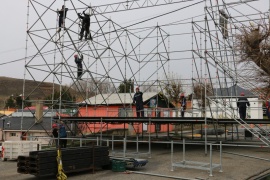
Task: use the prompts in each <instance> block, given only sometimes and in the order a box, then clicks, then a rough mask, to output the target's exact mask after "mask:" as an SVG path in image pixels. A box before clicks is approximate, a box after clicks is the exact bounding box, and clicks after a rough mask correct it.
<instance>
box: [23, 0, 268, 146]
mask: <svg viewBox="0 0 270 180" xmlns="http://www.w3.org/2000/svg"><path fill="white" fill-rule="evenodd" d="M254 1H255V0H254ZM89 3H90V2H89ZM251 3H253V0H247V1H230V2H227V3H226V2H225V1H224V0H222V1H217V2H214V1H212V0H202V1H194V0H178V1H177V0H175V1H173V0H170V1H165V0H164V1H157V2H155V1H153V0H130V1H125V2H119V3H112V4H105V5H100V6H91V4H87V3H85V2H82V1H80V0H79V1H78V2H77V1H76V2H75V1H73V0H70V1H63V4H64V5H65V6H66V7H69V10H68V11H67V18H66V19H65V20H64V26H63V27H58V15H57V10H56V9H57V8H58V7H57V6H58V4H57V3H56V1H53V0H51V1H47V2H42V3H41V2H38V1H35V0H29V1H28V13H27V17H28V18H27V38H26V53H25V74H24V79H25V80H26V79H32V80H34V82H35V83H36V88H34V89H33V90H32V91H31V92H30V93H26V92H25V89H26V87H25V84H24V87H23V88H24V91H23V97H24V104H25V102H26V101H27V100H26V99H27V98H30V99H31V100H30V101H31V102H33V103H37V102H38V101H40V100H39V99H33V94H35V93H43V94H44V98H45V97H46V96H47V94H48V92H44V91H43V90H42V89H41V86H42V84H43V83H44V82H52V83H53V84H54V87H53V90H49V91H50V92H51V95H52V96H51V100H50V99H47V100H44V101H43V102H44V103H46V104H49V108H48V110H46V112H45V114H46V113H50V112H52V111H57V113H58V114H62V109H63V108H64V107H70V108H73V109H76V112H79V109H80V107H81V106H83V105H86V106H87V104H91V105H95V104H96V101H93V102H87V101H84V100H89V98H90V97H91V96H92V95H93V94H92V95H91V94H89V91H88V90H89V89H91V92H92V93H94V95H97V94H101V96H102V98H103V102H104V103H105V104H107V107H106V106H105V107H104V108H108V104H109V103H110V102H109V97H110V96H111V95H112V94H115V93H116V94H118V97H119V99H118V100H120V101H121V102H122V104H123V107H124V108H127V102H128V101H127V100H128V99H129V98H130V97H132V96H133V94H132V93H131V92H126V94H127V95H125V97H124V99H122V98H120V95H119V93H118V87H119V85H120V84H121V83H122V82H125V81H127V80H129V79H132V80H133V81H134V84H135V85H137V86H140V87H142V88H143V90H144V91H148V90H150V89H152V90H154V91H156V92H157V93H159V92H162V93H163V94H166V91H165V87H166V86H168V85H170V83H171V80H172V77H173V74H174V73H180V74H181V78H178V77H177V78H176V79H177V80H181V82H182V84H183V86H184V89H185V90H184V91H185V92H187V93H190V94H193V95H194V86H199V87H200V88H201V97H200V98H201V99H197V100H196V101H197V102H198V106H197V109H192V112H191V115H190V116H191V117H195V116H194V113H193V111H199V116H201V117H205V127H204V130H205V134H207V128H208V127H207V125H208V123H207V118H212V119H214V120H217V121H218V112H223V113H225V114H226V117H227V118H229V119H233V120H235V121H236V122H237V123H238V124H240V125H242V126H243V127H244V128H245V129H247V130H248V131H250V132H251V133H252V134H253V135H254V136H255V137H257V138H258V139H259V140H260V141H262V142H263V143H264V144H265V145H267V146H270V141H269V139H268V138H267V137H265V136H263V135H262V128H261V127H259V126H257V125H256V126H255V127H256V128H259V130H258V129H256V128H255V129H254V128H251V127H250V125H249V124H247V123H246V122H245V121H244V120H242V119H239V117H238V113H237V109H235V107H234V105H233V104H235V102H236V99H237V95H239V93H240V92H237V90H236V89H234V90H232V91H231V92H229V89H230V87H235V86H236V85H239V86H241V87H243V88H244V89H246V90H249V91H250V92H252V93H253V94H254V95H255V96H256V97H259V98H261V97H265V94H263V93H262V92H261V91H260V90H259V86H258V85H259V84H256V81H254V79H252V77H246V76H243V74H242V73H241V72H242V71H245V69H241V70H240V71H239V70H238V68H239V65H238V64H237V61H238V60H239V57H240V55H239V52H238V49H236V48H235V47H236V45H235V42H236V35H237V34H239V33H240V27H242V26H248V24H250V23H251V22H252V23H254V24H258V23H259V22H260V21H265V22H266V23H267V25H268V26H269V21H268V20H269V10H268V11H265V12H262V11H261V10H257V9H255V8H254V7H252V5H250V4H251ZM170 5H174V6H177V8H176V9H173V10H170V11H168V12H165V13H161V14H159V15H156V16H154V17H151V18H145V19H143V20H141V21H139V22H136V23H133V24H130V25H126V26H125V25H122V24H119V23H118V22H117V20H116V19H112V18H111V17H109V15H110V13H117V12H122V13H123V12H126V11H127V12H128V11H131V10H134V11H135V10H136V11H137V10H139V9H146V8H149V9H151V8H157V7H160V6H162V7H167V6H170ZM178 5H179V7H178ZM243 7H246V8H249V10H250V11H249V12H248V13H246V12H242V8H243ZM192 8H195V9H196V8H199V9H201V10H202V9H203V10H202V14H200V15H198V16H193V17H192V16H189V17H188V18H182V19H181V18H180V19H179V20H176V21H175V20H169V21H168V20H167V22H166V23H164V21H159V19H161V18H164V17H167V16H169V15H172V14H174V13H179V12H181V11H188V10H192ZM221 10H223V13H225V14H227V15H228V17H227V18H226V23H227V24H226V27H225V26H220V16H221V15H220V12H221ZM251 10H252V11H251ZM82 11H86V12H89V13H90V15H91V25H90V33H91V35H92V38H93V39H92V40H82V41H80V40H79V36H80V27H81V22H80V20H79V18H78V16H77V13H81V12H82ZM48 17H50V19H53V18H52V17H55V18H56V21H55V24H54V23H53V22H52V21H50V22H48V21H46V20H47V18H48ZM151 21H155V22H156V25H155V26H152V25H149V26H148V25H147V22H151ZM223 23H224V22H223ZM59 28H60V29H61V31H59ZM179 29H181V30H179ZM29 41H30V42H29ZM179 42H181V43H179ZM30 43H31V44H32V45H33V46H34V47H35V48H36V52H35V54H34V55H33V56H28V54H29V52H28V51H29V50H28V46H29V44H30ZM74 54H79V55H80V56H81V55H83V56H84V60H83V63H82V64H83V73H82V76H81V78H78V77H77V67H76V64H75V63H74V59H73V55H74ZM182 72H183V74H182ZM67 83H69V85H66V84H67ZM101 85H105V86H101ZM104 87H106V88H104ZM104 89H105V90H104ZM217 89H227V92H225V94H222V92H221V96H220V95H218V94H217ZM232 89H233V88H232ZM70 90H75V91H76V93H77V99H81V100H82V102H83V103H85V104H83V103H80V104H78V103H76V102H72V101H70V102H67V101H65V100H63V99H62V98H63V97H64V96H65V95H66V94H67V93H68V91H70ZM56 91H58V92H59V97H57V98H54V97H53V96H54V94H55V92H56ZM208 93H209V94H208ZM223 93H224V92H223ZM103 94H109V96H103ZM203 94H204V96H203ZM126 96H127V97H126ZM224 96H226V97H228V98H227V99H226V100H225V99H224V98H223V97H224ZM192 97H194V98H196V95H195V96H192ZM203 99H204V100H203ZM24 104H23V109H24V108H25V106H24ZM210 104H215V105H216V110H214V109H212V108H211V106H210ZM55 107H58V108H55ZM26 108H27V107H26ZM207 111H208V112H209V113H207ZM207 114H209V116H208V117H207ZM23 117H24V115H23V111H22V119H21V124H23ZM41 118H42V117H41ZM60 118H61V116H59V119H60ZM222 118H223V117H222ZM222 118H221V119H222ZM52 119H53V118H52ZM82 121H83V120H82ZM217 124H218V123H217ZM21 127H22V126H21ZM29 129H31V127H29ZM263 131H265V130H263ZM206 145H207V136H205V146H206Z"/></svg>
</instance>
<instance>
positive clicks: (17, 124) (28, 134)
mask: <svg viewBox="0 0 270 180" xmlns="http://www.w3.org/2000/svg"><path fill="white" fill-rule="evenodd" d="M35 121H36V118H35V117H23V119H22V118H21V117H6V118H1V119H0V129H1V132H2V134H1V137H0V138H1V140H2V141H20V140H21V136H22V134H24V137H22V140H33V141H35V140H39V141H41V142H42V144H48V143H49V140H48V139H43V138H44V137H48V136H50V135H51V118H48V117H46V118H42V121H41V122H39V123H35ZM46 131H47V132H46ZM41 137H43V138H41Z"/></svg>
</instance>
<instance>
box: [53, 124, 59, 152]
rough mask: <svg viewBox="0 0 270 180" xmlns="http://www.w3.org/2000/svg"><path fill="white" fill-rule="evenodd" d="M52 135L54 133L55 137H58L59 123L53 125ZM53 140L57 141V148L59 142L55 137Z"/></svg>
mask: <svg viewBox="0 0 270 180" xmlns="http://www.w3.org/2000/svg"><path fill="white" fill-rule="evenodd" d="M52 129H53V130H52V135H53V138H58V127H57V124H55V123H54V124H53V125H52ZM53 141H54V142H55V146H56V148H57V147H58V142H57V140H56V139H53Z"/></svg>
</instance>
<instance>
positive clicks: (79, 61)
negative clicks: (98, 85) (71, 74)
mask: <svg viewBox="0 0 270 180" xmlns="http://www.w3.org/2000/svg"><path fill="white" fill-rule="evenodd" d="M74 58H75V63H76V64H77V79H79V80H81V76H82V72H83V67H82V61H83V55H81V58H79V57H78V55H77V54H75V55H74Z"/></svg>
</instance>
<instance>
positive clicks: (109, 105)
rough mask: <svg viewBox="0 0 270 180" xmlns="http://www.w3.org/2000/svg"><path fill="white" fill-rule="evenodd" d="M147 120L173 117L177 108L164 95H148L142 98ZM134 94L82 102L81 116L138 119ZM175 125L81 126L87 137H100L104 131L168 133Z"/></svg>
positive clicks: (98, 96) (100, 97)
mask: <svg viewBox="0 0 270 180" xmlns="http://www.w3.org/2000/svg"><path fill="white" fill-rule="evenodd" d="M143 100H144V103H143V104H144V116H145V117H172V116H173V114H174V113H173V111H174V105H173V104H172V103H170V102H169V101H168V99H167V98H166V97H165V96H164V95H163V94H160V93H159V94H157V93H152V92H146V93H144V94H143ZM132 102H133V94H130V93H118V94H99V95H97V96H94V97H91V98H89V99H87V100H85V101H83V102H81V103H80V104H81V108H80V109H79V113H78V116H80V117H136V108H135V105H134V104H132ZM173 127H174V126H173V125H169V126H167V125H147V124H144V123H139V124H138V123H137V124H133V126H132V125H130V124H100V123H95V124H93V123H87V124H83V125H80V128H81V130H82V131H83V132H84V133H86V134H87V133H88V134H90V133H99V132H100V131H101V130H102V131H114V130H115V131H119V130H124V129H125V130H126V131H129V133H130V134H134V133H141V132H142V131H147V132H149V131H150V132H156V131H159V132H167V131H168V128H169V131H172V130H173Z"/></svg>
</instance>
